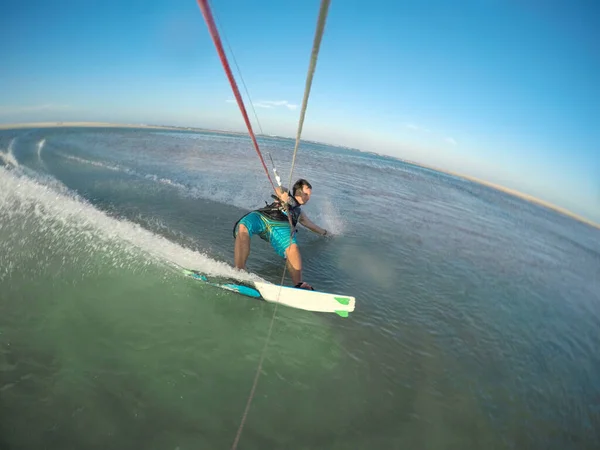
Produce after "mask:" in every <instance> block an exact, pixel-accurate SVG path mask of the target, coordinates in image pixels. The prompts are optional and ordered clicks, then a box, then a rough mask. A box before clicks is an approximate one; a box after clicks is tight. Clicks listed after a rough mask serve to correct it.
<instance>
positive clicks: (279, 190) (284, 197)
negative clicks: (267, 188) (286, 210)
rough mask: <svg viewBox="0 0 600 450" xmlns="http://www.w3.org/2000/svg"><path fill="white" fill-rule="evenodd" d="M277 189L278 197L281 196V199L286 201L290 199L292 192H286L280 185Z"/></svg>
mask: <svg viewBox="0 0 600 450" xmlns="http://www.w3.org/2000/svg"><path fill="white" fill-rule="evenodd" d="M275 191H276V192H277V197H279V199H280V200H281V201H283V202H284V203H287V202H288V200H289V199H290V194H288V193H287V192H284V190H283V189H282V188H280V187H276V188H275Z"/></svg>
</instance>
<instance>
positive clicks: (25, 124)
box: [0, 121, 600, 230]
mask: <svg viewBox="0 0 600 450" xmlns="http://www.w3.org/2000/svg"><path fill="white" fill-rule="evenodd" d="M61 127H93V128H103V127H105V128H110V127H114V128H146V129H158V130H161V129H162V130H188V131H204V132H212V133H218V134H237V135H248V132H247V131H246V132H243V131H230V130H221V129H215V128H202V127H186V126H179V125H155V124H142V123H140V124H132V123H116V122H64V121H56V122H21V123H0V130H12V129H15V130H16V129H23V128H61ZM257 136H261V137H264V138H268V139H273V138H282V139H291V140H295V138H292V137H286V136H279V135H268V134H257ZM248 138H249V136H248ZM305 142H308V143H315V144H321V145H328V146H331V147H339V148H344V149H348V150H354V151H358V152H360V153H370V154H373V155H377V156H383V157H387V158H392V159H395V160H398V161H400V162H403V163H407V164H412V165H414V166H418V167H422V168H424V169H429V170H434V171H436V172H439V173H444V174H448V175H452V176H455V177H459V178H463V179H465V180H468V181H471V182H475V183H478V184H481V185H484V186H488V187H491V188H493V189H496V190H497V191H500V192H504V193H506V194H509V195H512V196H514V197H518V198H520V199H522V200H525V201H528V202H530V203H533V204H536V205H538V206H543V207H546V208H548V209H551V210H553V211H555V212H558V213H560V214H562V215H564V216H567V217H569V218H571V219H575V220H577V221H579V222H582V223H584V224H587V225H589V226H592V227H594V228H597V229H599V230H600V223H597V222H594V221H593V220H591V219H587V218H586V217H583V216H581V215H579V214H576V213H574V212H572V211H570V210H568V209H566V208H563V207H561V206H558V205H555V204H553V203H550V202H548V201H545V200H542V199H539V198H537V197H534V196H533V195H530V194H525V193H524V192H520V191H517V190H516V189H512V188H508V187H506V186H502V185H500V184H497V183H492V182H491V181H487V180H483V179H480V178H477V177H473V176H471V175H464V174H461V173H458V172H453V171H450V170H447V169H441V168H439V167H435V166H431V165H428V164H424V163H420V162H415V161H411V160H406V159H403V158H400V157H396V156H391V155H386V154H380V153H377V152H373V151H365V150H360V149H359V148H355V147H347V146H338V145H335V144H328V143H326V142H319V141H313V140H305Z"/></svg>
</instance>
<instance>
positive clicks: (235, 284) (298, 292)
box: [183, 269, 355, 317]
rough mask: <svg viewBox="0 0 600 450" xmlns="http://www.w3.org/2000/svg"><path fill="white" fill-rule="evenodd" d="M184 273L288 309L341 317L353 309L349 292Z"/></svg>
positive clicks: (189, 271)
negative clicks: (329, 291)
mask: <svg viewBox="0 0 600 450" xmlns="http://www.w3.org/2000/svg"><path fill="white" fill-rule="evenodd" d="M183 273H184V274H185V275H187V276H190V277H192V278H194V279H196V280H199V281H202V282H204V283H207V284H209V285H211V286H215V287H218V288H222V289H226V290H228V291H232V292H237V293H238V294H242V295H245V296H247V297H252V298H256V299H258V300H264V301H267V302H271V303H279V304H282V305H285V306H289V307H291V308H297V309H304V310H306V311H314V312H329V313H336V314H338V315H339V316H341V317H348V313H350V312H352V311H354V303H355V299H354V297H351V296H348V295H338V294H329V293H327V292H319V291H309V290H306V289H298V288H293V287H288V286H279V285H276V284H273V283H268V282H261V281H239V280H235V279H228V280H227V281H219V280H213V281H211V280H210V279H209V277H208V276H207V275H206V274H203V273H202V272H199V271H197V270H189V269H183Z"/></svg>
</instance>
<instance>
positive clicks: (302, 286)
mask: <svg viewBox="0 0 600 450" xmlns="http://www.w3.org/2000/svg"><path fill="white" fill-rule="evenodd" d="M294 287H295V288H298V289H306V290H308V291H314V289H313V287H312V286H311V285H310V284H308V283H307V282H306V281H302V282H300V283H298V284H297V285H296V286H294Z"/></svg>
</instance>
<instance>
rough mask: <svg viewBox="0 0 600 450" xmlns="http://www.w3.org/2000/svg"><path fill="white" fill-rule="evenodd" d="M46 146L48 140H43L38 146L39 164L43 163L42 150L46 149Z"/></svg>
mask: <svg viewBox="0 0 600 450" xmlns="http://www.w3.org/2000/svg"><path fill="white" fill-rule="evenodd" d="M44 144H46V139H42V140H41V141H40V142H38V145H37V156H38V161H39V162H42V149H43V148H44Z"/></svg>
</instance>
